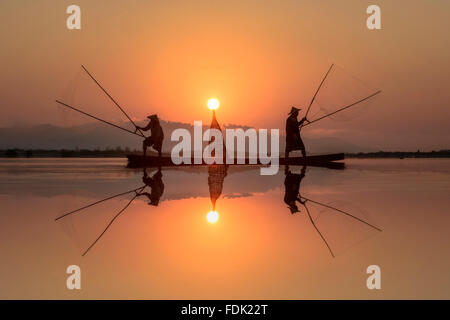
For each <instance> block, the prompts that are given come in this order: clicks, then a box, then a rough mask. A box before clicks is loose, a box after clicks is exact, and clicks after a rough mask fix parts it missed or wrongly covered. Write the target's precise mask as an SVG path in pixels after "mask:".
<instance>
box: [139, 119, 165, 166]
mask: <svg viewBox="0 0 450 320" xmlns="http://www.w3.org/2000/svg"><path fill="white" fill-rule="evenodd" d="M147 118H148V119H150V122H149V123H148V124H147V125H146V126H145V127H139V126H136V130H135V131H134V132H136V131H137V130H138V129H141V130H143V131H148V130H150V133H151V136H150V137H147V138H145V140H144V142H143V143H142V148H143V151H144V157H145V155H146V153H147V148H148V147H153V149H155V150H156V151H158V156H159V157H160V158H161V149H162V143H163V140H164V132H163V129H162V127H161V124H160V123H159V119H158V116H157V115H156V114H152V115H151V116H148V117H147Z"/></svg>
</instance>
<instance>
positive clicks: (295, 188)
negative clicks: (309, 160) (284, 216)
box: [284, 166, 306, 214]
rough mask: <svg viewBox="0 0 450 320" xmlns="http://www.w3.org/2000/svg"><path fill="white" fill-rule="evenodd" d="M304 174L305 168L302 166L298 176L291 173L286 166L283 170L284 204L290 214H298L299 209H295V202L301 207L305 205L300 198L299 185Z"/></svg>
mask: <svg viewBox="0 0 450 320" xmlns="http://www.w3.org/2000/svg"><path fill="white" fill-rule="evenodd" d="M305 173H306V166H303V168H302V170H301V172H300V174H297V173H292V172H291V171H290V170H289V166H286V167H285V170H284V174H285V175H286V178H285V179H284V188H285V189H284V190H285V191H284V202H285V203H286V204H287V205H288V208H289V209H290V210H291V213H292V214H294V213H297V212H300V209H299V208H298V207H297V203H296V202H297V201H298V202H300V203H301V204H302V205H305V203H306V201H303V200H302V198H301V196H300V183H301V182H302V179H303V178H304V177H305Z"/></svg>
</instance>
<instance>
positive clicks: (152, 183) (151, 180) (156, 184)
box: [138, 167, 164, 206]
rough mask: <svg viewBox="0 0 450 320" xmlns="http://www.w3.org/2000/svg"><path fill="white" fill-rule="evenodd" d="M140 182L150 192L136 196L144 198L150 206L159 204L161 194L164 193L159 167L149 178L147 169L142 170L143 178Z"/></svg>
mask: <svg viewBox="0 0 450 320" xmlns="http://www.w3.org/2000/svg"><path fill="white" fill-rule="evenodd" d="M142 182H144V183H145V185H146V186H149V187H150V188H151V192H150V193H148V192H141V193H139V194H138V196H146V197H147V198H148V199H149V200H150V202H149V203H148V204H151V205H152V206H157V205H158V204H159V199H161V196H162V194H163V193H164V183H163V181H162V172H161V167H159V168H158V171H156V173H155V174H154V175H153V176H151V177H150V176H149V175H148V174H147V168H144V176H143V177H142Z"/></svg>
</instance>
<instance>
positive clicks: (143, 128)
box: [135, 122, 151, 132]
mask: <svg viewBox="0 0 450 320" xmlns="http://www.w3.org/2000/svg"><path fill="white" fill-rule="evenodd" d="M150 128H151V122H149V123H148V124H147V125H146V126H145V127H139V126H138V125H136V130H135V132H136V131H138V129H141V130H144V131H148V130H150Z"/></svg>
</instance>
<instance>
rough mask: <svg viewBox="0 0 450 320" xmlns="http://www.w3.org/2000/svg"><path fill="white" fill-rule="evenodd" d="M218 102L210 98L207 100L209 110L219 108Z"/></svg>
mask: <svg viewBox="0 0 450 320" xmlns="http://www.w3.org/2000/svg"><path fill="white" fill-rule="evenodd" d="M219 104H220V103H219V100H217V99H216V98H211V99H209V100H208V108H209V109H211V110H216V109H217V108H219Z"/></svg>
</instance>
